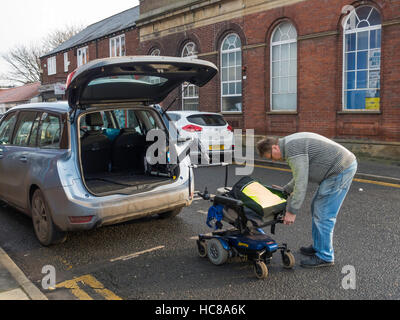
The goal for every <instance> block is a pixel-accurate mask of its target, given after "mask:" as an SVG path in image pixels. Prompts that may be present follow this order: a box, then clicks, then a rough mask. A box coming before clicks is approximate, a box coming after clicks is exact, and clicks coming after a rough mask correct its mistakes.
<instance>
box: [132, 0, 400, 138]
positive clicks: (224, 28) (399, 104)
mask: <svg viewBox="0 0 400 320" xmlns="http://www.w3.org/2000/svg"><path fill="white" fill-rule="evenodd" d="M362 3H363V4H369V5H372V6H375V7H376V8H377V9H378V10H379V11H380V13H381V15H382V22H383V27H382V61H381V112H380V113H379V114H367V113H357V114H354V113H352V114H349V113H343V112H342V68H343V65H342V63H343V62H342V56H343V53H342V43H343V35H342V26H341V21H342V20H341V19H342V17H343V15H342V8H343V7H344V6H345V5H348V4H352V5H353V6H357V5H359V4H361V2H357V1H356V2H355V1H345V0H335V1H332V0H309V1H306V2H301V3H298V4H294V5H290V6H286V7H282V8H277V9H273V10H269V11H265V12H259V13H256V14H252V15H248V16H244V17H242V18H238V19H234V20H232V21H225V22H222V23H216V24H213V25H209V26H205V27H202V28H198V29H193V30H191V31H190V32H188V31H186V32H185V33H183V32H182V33H179V34H172V35H169V36H165V37H163V38H161V39H157V40H156V41H147V42H144V43H141V44H140V48H141V51H142V52H143V53H147V52H148V50H149V49H150V48H151V47H153V46H157V47H159V48H160V49H161V54H162V55H175V56H176V55H180V51H179V50H181V48H182V47H183V45H182V44H183V43H184V42H186V41H189V40H190V41H195V42H196V43H197V44H198V47H199V54H200V58H202V59H206V60H209V61H212V62H214V63H216V65H217V66H219V65H220V62H219V54H212V55H207V56H201V54H202V53H210V52H213V51H219V47H220V43H221V39H222V37H223V35H225V34H227V33H228V32H230V31H235V32H237V33H238V34H239V35H240V37H241V39H242V45H243V47H244V50H243V62H242V63H243V67H244V68H245V73H244V75H245V76H246V77H247V79H246V80H243V114H242V115H234V116H230V115H226V118H227V119H228V121H232V123H233V124H234V126H235V127H240V128H248V129H255V130H256V133H257V134H274V135H286V134H290V133H293V132H297V131H312V132H317V133H320V134H323V135H325V136H328V137H332V138H333V137H337V138H362V139H369V140H390V141H399V140H400V91H399V88H400V86H399V85H400V76H399V74H400V24H399V23H397V24H396V23H395V24H392V25H387V26H386V25H385V22H388V21H389V22H390V21H391V20H392V21H394V20H395V19H399V18H400V1H390V0H376V1H363V2H362ZM285 19H287V20H289V21H291V22H292V23H293V24H294V25H295V26H296V28H297V33H298V36H299V41H298V79H297V81H298V103H297V104H298V110H297V112H296V113H294V114H284V113H273V114H271V112H270V111H271V110H270V80H269V78H270V62H269V61H270V41H271V34H272V32H273V30H274V28H275V27H276V26H277V25H278V24H279V22H281V21H283V20H285ZM321 33H328V34H325V35H324V34H321ZM318 34H319V36H315V37H310V38H309V37H308V36H309V35H318ZM252 45H254V46H253V47H251V46H252ZM246 46H250V48H247V47H246ZM170 100H171V98H170V99H169V101H170ZM174 106H175V107H176V108H177V109H179V108H181V101H180V100H179V101H178V102H177V103H175V104H174ZM200 110H202V111H206V110H207V111H217V112H218V111H220V110H221V102H220V79H219V76H217V77H216V78H215V79H214V80H213V81H212V82H211V83H210V84H208V85H207V86H205V87H204V88H201V89H200Z"/></svg>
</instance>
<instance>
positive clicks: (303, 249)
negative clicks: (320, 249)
mask: <svg viewBox="0 0 400 320" xmlns="http://www.w3.org/2000/svg"><path fill="white" fill-rule="evenodd" d="M300 253H301V254H303V255H305V256H309V257H312V256H313V255H315V254H316V253H317V251H315V249H314V248H313V246H312V245H311V246H309V247H301V248H300Z"/></svg>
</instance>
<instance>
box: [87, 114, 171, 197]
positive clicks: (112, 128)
mask: <svg viewBox="0 0 400 320" xmlns="http://www.w3.org/2000/svg"><path fill="white" fill-rule="evenodd" d="M129 112H130V114H128V113H126V112H123V113H122V116H121V114H118V112H114V111H108V112H96V113H89V114H86V115H85V116H83V117H81V120H80V133H81V138H80V139H81V141H80V142H81V164H82V171H83V176H84V181H85V184H86V187H87V188H88V190H89V191H90V192H91V193H92V194H94V195H99V196H102V195H109V194H113V193H122V194H131V193H135V192H140V191H142V190H143V191H145V190H149V189H151V188H154V187H155V186H158V185H161V184H165V183H170V182H173V177H172V176H173V174H171V173H169V172H168V168H167V167H168V166H167V165H157V166H150V165H149V164H148V163H147V161H146V152H147V149H148V147H149V146H150V145H151V144H152V143H153V142H147V141H146V132H147V131H148V130H149V129H152V128H148V127H149V126H154V122H148V123H146V119H147V118H145V119H144V120H145V121H143V117H146V116H147V114H146V113H143V112H142V114H139V115H136V114H135V112H134V111H133V110H130V111H129ZM118 115H119V117H117V116H118ZM127 116H129V118H130V120H131V121H130V123H129V124H130V126H129V125H128V120H126V119H125V120H121V118H122V119H123V118H126V117H127ZM132 119H134V121H133V120H132ZM147 120H148V119H147ZM105 122H107V123H106V124H105ZM123 125H125V128H121V127H122V126H123Z"/></svg>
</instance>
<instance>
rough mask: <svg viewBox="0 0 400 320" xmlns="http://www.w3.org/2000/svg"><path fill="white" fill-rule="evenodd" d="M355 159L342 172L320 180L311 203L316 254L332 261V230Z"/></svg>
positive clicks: (355, 165)
mask: <svg viewBox="0 0 400 320" xmlns="http://www.w3.org/2000/svg"><path fill="white" fill-rule="evenodd" d="M357 165H358V164H357V161H354V162H353V163H352V164H351V165H350V167H349V168H347V169H346V170H344V171H343V172H342V173H340V174H338V175H335V176H332V177H329V178H327V179H325V180H324V181H322V182H321V184H320V185H319V188H318V190H317V191H316V193H315V195H314V198H313V200H312V204H311V214H312V237H313V241H314V244H313V247H314V250H315V251H316V256H317V257H318V258H320V259H322V260H324V261H327V262H334V261H335V255H334V251H333V231H334V229H335V224H336V218H337V215H338V213H339V210H340V208H341V207H342V204H343V201H344V199H345V197H346V195H347V192H348V191H349V189H350V186H351V183H352V181H353V178H354V175H355V174H356V171H357Z"/></svg>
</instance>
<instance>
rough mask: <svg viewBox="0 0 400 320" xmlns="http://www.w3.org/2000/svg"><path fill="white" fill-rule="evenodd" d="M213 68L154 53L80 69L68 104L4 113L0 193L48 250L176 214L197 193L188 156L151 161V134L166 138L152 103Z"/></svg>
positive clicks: (177, 147)
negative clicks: (109, 228) (81, 234)
mask: <svg viewBox="0 0 400 320" xmlns="http://www.w3.org/2000/svg"><path fill="white" fill-rule="evenodd" d="M216 73H217V68H216V67H215V65H213V64H212V63H210V62H207V61H202V60H197V59H188V58H172V57H150V56H146V57H144V56H143V57H142V56H137V57H121V58H109V59H101V60H94V61H92V62H90V63H88V64H86V65H84V66H83V67H81V68H79V69H77V70H76V71H75V72H73V73H72V74H70V75H69V77H68V80H67V91H66V95H67V98H68V102H58V103H39V104H28V105H22V106H18V107H15V108H13V109H11V110H9V111H8V112H7V113H6V114H5V115H4V116H3V118H2V119H1V122H0V199H1V200H3V201H5V202H6V203H8V204H10V205H11V206H13V207H15V208H17V209H19V210H20V211H22V212H24V213H26V214H28V215H30V216H32V221H33V227H34V231H35V234H36V236H37V238H38V240H39V242H40V243H41V244H42V245H44V246H49V245H52V244H57V243H61V242H63V241H65V240H66V235H67V232H69V231H77V230H89V229H92V228H96V227H100V226H104V225H109V224H115V223H119V222H123V221H127V220H131V219H136V218H141V217H144V216H148V215H154V214H159V215H160V216H163V217H173V216H176V215H177V214H179V212H180V211H181V210H182V208H183V207H185V206H188V205H190V204H191V201H192V199H193V193H194V182H193V173H192V172H191V170H192V169H191V168H190V158H189V157H182V158H183V159H182V160H181V161H178V162H177V163H172V162H171V163H169V162H168V161H167V162H166V163H156V164H151V163H153V162H152V161H148V157H146V153H147V150H148V148H150V146H151V145H152V144H153V143H154V141H153V142H151V141H150V142H149V141H147V140H148V139H146V136H147V134H148V132H149V131H151V130H163V131H164V132H165V133H166V136H167V137H168V129H167V126H166V125H165V123H164V122H163V120H162V115H161V113H160V112H159V111H157V109H155V108H153V107H152V105H154V104H157V103H160V102H161V101H163V100H164V99H165V98H166V97H167V96H168V95H169V94H170V93H171V92H172V91H173V90H174V89H176V88H178V87H179V86H181V85H182V83H185V82H190V83H192V84H195V85H197V86H200V87H201V86H203V85H205V84H206V83H207V82H208V81H209V80H210V79H212V78H213V77H214V76H215V74H216ZM185 143H188V142H187V141H186V142H185V141H184V140H183V141H179V139H167V142H166V150H169V151H168V152H170V151H171V150H173V149H174V151H175V152H176V153H177V154H179V153H180V152H181V150H183V149H185Z"/></svg>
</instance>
